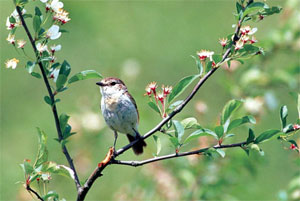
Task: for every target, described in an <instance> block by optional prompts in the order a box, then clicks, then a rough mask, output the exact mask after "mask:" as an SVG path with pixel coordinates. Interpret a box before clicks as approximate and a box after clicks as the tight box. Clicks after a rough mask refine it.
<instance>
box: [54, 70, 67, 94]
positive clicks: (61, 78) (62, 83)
mask: <svg viewBox="0 0 300 201" xmlns="http://www.w3.org/2000/svg"><path fill="white" fill-rule="evenodd" d="M67 79H68V78H67V76H65V75H63V74H59V75H58V77H57V80H56V88H57V90H60V89H62V88H64V86H65V84H66V82H67Z"/></svg>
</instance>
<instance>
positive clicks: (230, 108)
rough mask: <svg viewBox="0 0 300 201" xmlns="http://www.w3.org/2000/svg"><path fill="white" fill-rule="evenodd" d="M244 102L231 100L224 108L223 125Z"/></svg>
mask: <svg viewBox="0 0 300 201" xmlns="http://www.w3.org/2000/svg"><path fill="white" fill-rule="evenodd" d="M241 103H242V101H240V100H230V101H229V102H228V103H227V104H226V105H225V106H224V108H223V112H222V116H221V124H222V125H223V124H224V123H225V122H226V121H227V119H228V118H229V117H230V116H231V114H232V113H233V112H234V111H235V110H236V109H237V108H238V107H239V106H240V105H241Z"/></svg>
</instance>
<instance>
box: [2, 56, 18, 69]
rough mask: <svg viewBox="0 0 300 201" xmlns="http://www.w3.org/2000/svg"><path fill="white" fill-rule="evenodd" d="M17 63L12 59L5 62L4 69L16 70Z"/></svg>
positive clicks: (16, 60)
mask: <svg viewBox="0 0 300 201" xmlns="http://www.w3.org/2000/svg"><path fill="white" fill-rule="evenodd" d="M18 63H19V60H18V59H16V58H13V59H10V60H8V61H6V63H5V66H6V68H12V69H16V67H17V64H18Z"/></svg>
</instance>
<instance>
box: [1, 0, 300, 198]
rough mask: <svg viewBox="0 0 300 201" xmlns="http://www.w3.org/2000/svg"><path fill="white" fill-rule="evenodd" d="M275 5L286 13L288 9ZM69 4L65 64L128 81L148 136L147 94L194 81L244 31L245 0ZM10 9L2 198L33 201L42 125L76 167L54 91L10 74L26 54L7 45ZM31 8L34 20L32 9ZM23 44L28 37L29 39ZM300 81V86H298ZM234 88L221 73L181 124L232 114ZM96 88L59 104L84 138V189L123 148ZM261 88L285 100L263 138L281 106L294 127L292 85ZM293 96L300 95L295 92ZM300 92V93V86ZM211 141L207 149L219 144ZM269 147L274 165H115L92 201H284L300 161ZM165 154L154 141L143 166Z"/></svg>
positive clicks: (264, 123)
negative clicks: (201, 64)
mask: <svg viewBox="0 0 300 201" xmlns="http://www.w3.org/2000/svg"><path fill="white" fill-rule="evenodd" d="M268 2H269V4H270V5H281V6H283V7H284V6H285V1H275V0H274V1H268ZM64 5H65V6H64V7H65V8H66V9H67V10H68V11H70V17H71V18H72V20H71V22H70V23H68V24H67V25H65V27H64V28H66V29H67V30H69V31H70V33H69V34H64V35H63V37H61V38H60V39H59V40H58V41H57V44H58V43H60V44H62V46H63V48H62V51H60V52H58V53H57V56H58V58H60V56H62V55H63V57H61V58H65V59H66V60H68V61H69V63H70V64H71V65H72V67H73V68H72V69H73V73H75V72H78V71H80V70H85V69H95V70H97V71H98V72H101V73H102V75H104V76H115V77H119V78H121V79H122V80H124V81H125V83H126V84H127V86H128V88H129V90H130V92H131V94H132V95H133V96H134V97H135V99H136V101H137V104H138V107H139V111H140V116H141V123H140V132H141V133H144V132H146V131H148V130H149V129H150V128H152V127H153V126H154V125H155V123H157V122H159V120H160V119H159V118H158V116H157V115H156V114H154V112H152V111H151V109H150V108H149V107H148V106H147V98H145V97H144V96H143V94H144V86H146V84H148V83H149V82H151V81H157V82H159V83H160V84H168V85H173V86H174V84H175V83H176V81H177V80H179V79H180V78H181V77H183V76H184V75H190V74H192V73H194V72H195V71H196V70H197V69H196V67H195V64H194V60H193V59H192V58H191V57H190V55H192V54H195V52H196V51H197V50H199V49H210V50H215V52H216V51H217V50H221V47H220V45H219V44H218V39H219V38H220V37H225V36H226V35H228V34H229V33H231V32H233V28H231V25H232V24H234V23H235V21H234V18H233V16H232V15H231V13H232V12H233V10H234V9H235V1H208V0H207V1H76V0H74V1H64ZM0 9H1V10H0V22H1V28H0V38H1V40H0V41H1V42H0V51H1V56H0V58H1V85H0V86H1V99H0V100H1V122H0V124H1V125H0V126H1V134H0V136H1V177H0V178H1V186H0V189H1V191H0V194H1V200H26V199H28V196H29V194H28V193H27V192H25V189H24V188H23V186H22V185H21V184H16V182H17V181H20V180H23V172H22V171H21V169H20V167H19V166H18V164H19V163H22V161H23V160H24V159H25V158H28V159H32V160H33V159H34V158H35V153H36V150H37V134H36V129H35V126H38V127H41V128H43V129H44V130H45V131H46V132H47V133H48V135H49V142H48V147H49V150H50V154H49V156H50V158H49V159H50V160H54V161H57V162H60V163H63V164H66V160H65V158H64V156H63V154H62V153H61V151H60V146H59V144H58V143H57V142H56V141H55V140H52V139H54V138H55V137H56V132H55V127H54V122H53V117H52V114H51V113H50V110H49V106H47V105H46V104H45V103H44V101H43V97H44V95H45V94H46V90H45V87H44V86H43V84H42V82H41V80H38V79H35V78H33V77H31V76H30V75H28V74H27V73H26V72H25V69H24V68H22V66H24V65H25V63H19V68H17V70H10V69H8V70H7V69H4V67H3V66H4V65H3V64H4V62H5V60H6V59H7V58H12V57H14V56H15V55H16V53H15V50H14V48H12V47H11V46H10V45H9V44H7V42H6V41H5V38H6V36H7V32H6V30H5V20H6V17H7V16H8V15H9V14H10V13H11V12H12V11H13V9H14V8H13V4H12V2H10V1H7V0H4V1H1V2H0ZM26 9H27V11H29V12H30V7H29V8H26ZM31 9H32V8H31ZM284 17H285V16H284V15H282V14H280V15H275V16H272V17H270V18H266V19H265V20H263V21H262V22H261V23H259V24H258V26H257V27H258V33H257V38H258V40H264V39H269V38H270V37H272V30H274V29H277V28H278V27H280V26H283V25H282V23H283V22H284ZM295 20H296V19H295ZM282 21H283V22H282ZM250 24H251V23H250ZM29 26H30V27H31V25H29ZM20 31H21V29H19V30H18V34H19V33H20ZM21 32H23V30H22V31H21ZM23 34H24V33H23ZM23 38H26V37H25V35H24V36H23ZM25 50H26V52H27V53H28V54H31V53H32V50H31V49H30V47H29V45H28V44H27V47H26V48H25ZM298 56H299V47H298V50H292V51H290V50H287V49H286V48H285V49H280V47H279V51H277V53H276V55H275V56H274V57H271V59H269V60H267V62H265V63H263V64H261V66H259V68H262V69H268V68H271V69H273V68H274V69H283V68H288V67H290V66H295V65H296V66H298V67H299V57H298ZM19 57H20V59H21V56H19ZM251 62H252V61H251ZM248 64H249V61H246V63H245V65H242V66H241V67H240V68H243V67H244V66H247V65H248ZM20 66H21V67H20ZM239 70H240V69H239ZM275 75H276V74H275ZM275 75H274V74H273V76H275ZM296 76H297V75H296ZM290 79H294V80H295V77H291V78H290ZM228 80H238V81H239V80H240V78H239V77H237V76H234V75H233V74H232V73H229V72H225V71H224V70H220V71H219V72H218V73H216V74H215V75H214V76H213V77H212V78H211V79H210V80H209V81H208V82H207V83H206V84H205V86H203V88H202V89H201V90H200V93H198V95H197V96H196V97H195V98H194V100H193V101H192V102H191V103H190V105H189V106H188V108H186V109H185V110H184V111H183V112H182V113H181V114H180V115H178V116H177V119H182V118H185V117H189V116H195V117H196V118H197V119H198V120H199V122H200V123H201V124H203V125H213V124H215V123H216V122H217V119H218V115H219V112H220V111H221V109H222V107H223V105H224V104H225V103H226V102H227V101H228V100H229V99H231V98H232V97H236V96H235V95H236V94H234V93H229V92H228V91H227V90H226V89H225V88H224V85H226V86H227V84H228V83H229V81H228ZM238 81H237V82H236V83H238ZM95 82H96V80H88V81H84V82H81V84H80V85H79V84H75V85H74V86H71V88H70V90H68V91H67V92H65V93H63V94H61V95H60V96H61V99H62V100H63V101H62V102H61V103H59V105H58V110H59V111H61V112H62V111H64V112H66V113H68V114H71V116H72V117H73V118H72V127H73V128H74V130H75V131H77V132H78V134H77V135H75V136H73V137H72V138H71V141H70V142H69V143H68V144H67V146H68V148H69V150H70V152H71V155H72V156H73V157H74V162H75V165H76V166H77V169H78V171H79V174H80V178H81V179H82V180H84V178H86V177H87V176H88V175H89V174H90V173H91V171H92V170H93V169H94V168H95V166H96V165H97V163H98V162H100V161H101V160H102V158H103V156H104V155H105V154H106V152H107V150H108V148H109V146H111V145H112V142H113V135H112V132H111V131H110V130H109V129H107V128H106V126H105V124H104V122H103V118H102V116H101V113H100V110H99V101H100V94H99V90H98V87H97V86H96V85H95ZM294 85H295V84H294ZM253 87H260V88H263V89H266V90H267V91H271V92H272V93H273V95H274V97H275V98H276V99H275V100H276V101H277V105H275V108H274V109H268V108H265V109H264V113H263V114H261V115H260V116H259V117H258V120H259V121H258V124H257V126H256V127H255V131H256V132H260V131H262V130H265V129H266V128H277V127H276V126H279V115H278V110H279V106H280V105H281V104H286V105H287V106H288V108H289V109H290V113H289V118H290V119H296V118H297V111H296V109H295V108H296V104H295V102H294V100H293V99H292V97H291V96H290V95H289V92H290V91H291V90H290V89H289V88H288V87H287V84H286V83H280V84H272V83H271V84H270V85H268V86H264V85H262V86H259V85H258V86H253ZM292 88H294V91H295V86H294V87H292ZM296 90H298V91H299V77H298V80H297V79H296ZM248 94H251V93H250V92H249V93H248ZM199 101H202V102H204V103H206V104H207V107H208V110H207V111H206V112H204V113H199V110H197V105H198V106H199ZM273 101H274V99H273ZM273 103H274V102H273ZM266 105H267V104H266ZM275 122H276V123H275ZM274 126H275V127H274ZM236 134H237V137H236V138H235V139H233V141H236V142H237V141H238V139H245V138H246V136H247V131H246V129H240V130H237V131H236ZM201 139H202V140H200V142H199V143H200V145H201V146H204V145H205V143H210V142H206V140H205V139H203V138H201ZM125 143H127V141H126V138H125V137H124V136H121V137H120V138H119V141H118V145H117V146H121V145H124V144H125ZM162 143H163V153H166V152H168V151H170V150H171V148H170V147H171V145H170V143H169V142H168V141H166V139H164V138H163V137H162ZM206 145H207V144H206ZM189 148H191V147H189ZM262 148H263V149H264V151H265V157H260V156H258V155H256V154H251V155H250V157H249V158H248V157H247V156H246V154H245V153H244V152H243V151H242V150H240V149H233V150H228V151H226V154H227V157H226V158H225V159H222V158H217V159H214V160H209V159H207V158H201V157H200V158H196V159H195V158H184V159H173V160H171V161H164V162H159V163H156V164H153V165H148V166H144V167H139V168H132V167H122V166H113V167H110V168H107V169H106V170H105V171H104V177H101V178H100V179H99V181H97V182H96V185H95V186H94V187H93V189H92V190H91V192H90V194H89V195H88V197H87V199H88V200H97V199H99V198H102V199H105V200H111V199H130V198H131V196H133V197H134V198H135V199H137V200H139V199H143V198H144V199H145V198H146V199H172V198H174V197H172V196H175V198H181V199H189V198H198V199H199V198H202V199H215V200H216V199H218V200H219V199H224V200H226V199H227V200H228V199H230V200H233V199H238V200H258V199H259V200H275V199H277V198H278V192H279V191H280V190H284V189H287V186H288V183H289V181H290V180H291V179H292V178H293V176H294V175H295V173H297V172H298V173H299V169H298V168H297V166H296V165H295V164H294V159H295V158H296V157H299V155H298V156H297V155H296V154H295V153H294V152H292V151H290V150H288V149H284V148H283V146H282V145H281V144H280V142H279V141H272V142H270V143H265V144H264V145H263V147H262ZM155 149H156V148H155V144H154V142H153V140H152V139H150V140H148V149H146V152H145V154H143V155H142V156H139V157H138V159H143V158H148V157H151V156H152V154H153V153H154V152H155V151H156V150H155ZM122 158H124V159H133V158H135V156H134V155H133V154H132V152H128V153H126V154H124V155H123V156H122ZM161 178H163V179H161ZM49 188H52V189H53V188H55V189H56V191H58V192H59V194H60V195H61V196H62V197H64V198H66V199H67V200H71V199H74V198H75V188H74V184H73V182H72V181H70V180H68V179H65V178H61V177H54V179H53V182H51V183H50V185H49ZM162 189H164V190H162ZM204 195H205V196H204ZM201 196H202V197H201ZM203 196H204V197H203ZM29 198H30V196H29Z"/></svg>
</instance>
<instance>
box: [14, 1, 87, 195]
mask: <svg viewBox="0 0 300 201" xmlns="http://www.w3.org/2000/svg"><path fill="white" fill-rule="evenodd" d="M16 10H17V12H18V14H19V16H20V19H21V22H22V25H23V27H24V29H25V32H26V34H27V36H28V38H29V40H30V43H31V45H32V48H33V50H34V53H35V55H36V59H37V61H38V65H39V67H40V70H41V72H42V76H43V80H44V83H45V85H46V88H47V91H48V94H49V97H50V99H51V102H52V103H53V105H52V112H53V116H54V120H55V125H56V130H57V134H58V139H59V142H61V141H62V140H63V135H62V131H61V128H60V123H59V118H58V114H57V109H56V104H55V99H54V94H53V92H52V89H51V87H50V84H49V81H48V78H47V75H46V72H45V70H44V67H43V64H42V62H41V61H40V59H39V56H38V51H37V49H36V46H35V41H34V39H33V38H32V36H31V33H30V31H29V29H28V27H27V25H26V23H25V20H24V18H23V15H22V11H21V8H20V7H19V6H16ZM62 151H63V153H64V155H65V156H66V158H67V160H68V163H69V165H70V168H71V169H72V170H73V172H74V178H75V185H76V188H77V190H78V189H79V188H80V187H81V185H80V182H79V178H78V175H77V172H76V169H75V166H74V164H73V159H72V158H71V156H70V154H69V152H68V150H67V147H66V146H65V145H62Z"/></svg>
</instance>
